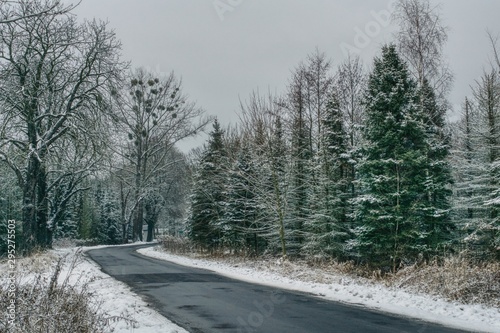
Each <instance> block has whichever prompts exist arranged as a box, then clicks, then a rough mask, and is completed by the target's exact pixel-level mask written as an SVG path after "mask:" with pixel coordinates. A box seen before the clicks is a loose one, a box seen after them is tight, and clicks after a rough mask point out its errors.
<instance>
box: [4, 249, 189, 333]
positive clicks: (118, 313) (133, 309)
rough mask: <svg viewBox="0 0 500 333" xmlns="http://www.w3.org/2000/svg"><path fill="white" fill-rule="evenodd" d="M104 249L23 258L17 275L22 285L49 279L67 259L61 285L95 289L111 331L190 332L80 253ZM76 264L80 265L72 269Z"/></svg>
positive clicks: (51, 252)
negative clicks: (56, 267)
mask: <svg viewBox="0 0 500 333" xmlns="http://www.w3.org/2000/svg"><path fill="white" fill-rule="evenodd" d="M137 244H139V243H134V245H137ZM129 245H131V244H129ZM122 246H125V245H122ZM103 247H106V246H95V247H85V248H59V249H54V250H51V251H49V252H48V253H45V254H42V255H37V256H36V257H35V258H28V259H26V260H25V259H19V260H17V263H16V275H18V276H20V277H22V278H21V280H22V281H21V282H22V283H29V281H30V279H33V278H35V275H36V274H42V276H45V277H47V278H49V277H50V276H51V273H50V272H49V269H50V268H52V269H53V268H54V266H55V264H56V262H57V261H58V259H59V258H62V257H66V259H65V260H64V265H63V267H62V269H61V273H60V275H59V278H58V283H59V284H62V283H65V281H66V280H67V282H66V283H68V284H69V285H71V286H74V287H76V288H79V287H85V288H88V289H89V290H91V291H92V292H93V294H94V296H95V299H96V300H97V302H98V305H99V309H100V310H101V312H102V313H104V314H105V315H104V318H105V320H106V321H107V323H109V326H110V327H111V332H113V333H156V332H162V333H163V332H165V333H188V332H187V331H186V330H184V329H183V328H181V327H179V326H177V325H175V324H174V323H172V322H171V321H170V320H168V319H167V318H165V317H163V316H162V315H160V314H159V313H158V312H156V311H155V310H153V309H152V308H150V307H149V305H148V304H147V303H146V302H145V301H143V300H142V299H141V297H140V296H138V295H137V294H135V293H133V292H132V291H131V290H130V288H129V287H128V286H127V285H125V284H124V283H122V282H119V281H117V280H115V279H113V278H112V277H111V276H109V275H107V274H105V273H103V272H102V271H101V269H100V267H99V266H98V265H97V264H96V263H95V262H94V261H92V260H91V259H89V258H88V257H87V256H85V255H81V254H79V252H81V251H82V250H83V252H85V251H86V250H91V249H98V248H103ZM30 259H31V260H30ZM25 261H26V262H25ZM28 261H29V263H28ZM73 261H74V262H75V263H76V265H75V266H74V267H73V268H71V263H72V262H73ZM4 268H5V269H6V264H4V263H2V264H0V269H2V270H3V269H4Z"/></svg>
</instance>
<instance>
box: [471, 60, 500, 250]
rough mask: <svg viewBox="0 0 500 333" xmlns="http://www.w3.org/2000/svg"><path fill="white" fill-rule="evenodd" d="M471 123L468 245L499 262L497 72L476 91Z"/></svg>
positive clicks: (499, 110) (489, 74)
mask: <svg viewBox="0 0 500 333" xmlns="http://www.w3.org/2000/svg"><path fill="white" fill-rule="evenodd" d="M473 92H474V108H475V110H474V112H473V113H472V117H471V118H472V120H470V122H471V125H470V131H471V134H470V136H471V141H472V144H471V145H472V147H473V148H474V151H473V153H472V159H473V162H471V163H470V166H471V168H472V167H473V169H472V170H471V171H472V176H473V177H472V178H471V180H470V184H469V185H468V188H469V189H470V190H469V191H468V193H467V194H468V195H469V201H468V204H469V206H468V211H469V212H470V216H468V217H467V218H468V220H467V221H468V223H466V226H467V228H466V231H467V232H468V234H467V236H466V244H467V245H468V247H469V248H470V249H473V250H474V252H475V254H476V256H477V257H479V258H480V259H486V258H491V257H495V258H497V259H499V251H500V250H499V246H500V243H499V242H500V239H499V238H500V231H499V230H500V221H499V209H500V200H499V197H500V193H499V191H498V186H499V184H500V167H499V164H500V150H499V144H500V78H499V75H498V73H496V71H495V70H492V71H491V72H486V73H484V74H483V77H482V78H481V80H479V81H478V82H477V84H476V87H474V89H473Z"/></svg>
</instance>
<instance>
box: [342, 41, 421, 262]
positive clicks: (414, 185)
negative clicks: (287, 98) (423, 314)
mask: <svg viewBox="0 0 500 333" xmlns="http://www.w3.org/2000/svg"><path fill="white" fill-rule="evenodd" d="M416 101H417V90H416V84H415V82H414V81H413V80H412V79H410V77H409V74H408V70H407V67H406V65H405V63H404V62H403V61H402V60H401V58H400V57H399V55H398V53H397V51H396V47H395V46H394V45H389V46H384V47H383V49H382V57H381V58H376V59H375V62H374V69H373V72H372V73H371V74H370V77H369V81H368V89H367V92H366V118H367V119H366V127H365V129H364V137H365V140H366V144H365V147H364V158H363V160H362V162H361V164H360V166H359V174H360V178H361V186H362V187H361V191H362V194H361V195H359V197H358V198H356V203H357V205H358V207H357V211H356V212H355V217H356V227H355V228H354V229H353V232H354V235H355V237H354V238H353V239H352V240H351V241H350V242H349V245H350V248H351V250H352V251H353V254H355V255H356V256H358V258H359V260H360V261H361V262H362V263H367V264H369V265H370V266H373V267H378V268H381V269H383V270H384V271H389V270H393V271H395V270H396V269H397V267H398V266H399V264H400V263H401V262H403V261H410V262H412V261H414V260H416V259H417V257H418V254H419V253H421V252H422V251H423V250H425V249H422V247H421V246H420V238H421V237H426V234H425V230H422V227H421V226H422V222H421V211H422V209H423V208H424V207H425V202H426V195H427V193H426V191H425V190H426V188H425V180H426V172H425V170H426V169H428V158H427V143H426V140H425V126H424V124H423V122H422V120H421V115H420V113H419V108H418V105H417V104H416Z"/></svg>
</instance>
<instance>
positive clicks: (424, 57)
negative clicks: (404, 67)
mask: <svg viewBox="0 0 500 333" xmlns="http://www.w3.org/2000/svg"><path fill="white" fill-rule="evenodd" d="M395 8H396V10H395V12H394V15H393V20H394V21H396V23H398V25H399V31H398V32H397V33H396V39H397V41H398V43H399V49H400V53H401V55H402V57H403V58H404V59H405V60H406V61H407V62H408V64H409V69H410V71H411V73H412V74H413V76H414V77H415V79H416V80H417V82H418V83H419V85H420V86H422V85H423V83H424V81H425V80H427V81H428V82H429V83H430V85H431V86H432V87H433V88H434V89H435V91H436V94H437V95H438V97H439V99H440V100H441V102H443V103H444V102H445V96H446V94H447V93H448V92H449V89H450V88H451V83H452V81H453V75H452V73H451V71H450V69H449V68H448V66H447V64H446V63H445V61H444V59H443V47H444V45H445V43H446V41H447V40H448V33H447V30H448V29H447V27H445V26H444V25H443V23H442V19H441V16H440V13H439V6H435V7H433V6H432V5H431V4H430V2H429V0H398V2H397V3H396V7H395Z"/></svg>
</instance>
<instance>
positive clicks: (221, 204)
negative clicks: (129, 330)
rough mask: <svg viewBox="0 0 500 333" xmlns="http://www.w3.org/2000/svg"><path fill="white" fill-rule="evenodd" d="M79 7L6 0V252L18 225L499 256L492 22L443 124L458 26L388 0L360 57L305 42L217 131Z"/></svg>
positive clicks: (353, 258)
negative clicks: (278, 82)
mask: <svg viewBox="0 0 500 333" xmlns="http://www.w3.org/2000/svg"><path fill="white" fill-rule="evenodd" d="M74 9H75V7H74V6H73V5H65V4H64V3H63V2H60V1H54V0H32V1H27V0H14V1H5V0H0V256H1V255H4V254H5V253H6V252H7V244H8V221H11V220H16V221H20V222H19V223H18V224H16V228H17V234H18V238H17V239H18V242H19V247H20V248H19V251H22V253H24V254H30V253H32V252H33V251H35V250H37V249H40V248H41V249H47V248H51V247H52V244H53V242H54V241H55V240H57V239H66V238H69V239H75V240H77V241H78V242H79V243H80V244H82V245H97V244H121V243H127V242H133V241H147V242H150V241H153V240H154V239H156V238H157V237H160V236H162V235H170V236H173V237H177V238H182V239H185V240H186V241H189V242H190V243H191V244H192V246H193V248H196V249H197V250H198V251H203V252H206V253H213V254H216V253H225V254H228V255H235V256H245V257H262V256H275V257H287V258H307V259H311V260H336V261H339V262H353V263H355V264H356V265H359V266H366V267H370V268H371V269H379V270H381V271H382V272H396V271H398V269H400V268H401V267H405V266H408V265H412V264H415V263H419V262H424V261H431V260H439V259H443V258H445V257H447V256H450V255H456V254H466V255H467V256H468V257H469V258H471V260H474V261H476V262H492V261H497V262H498V261H499V260H500V56H499V53H500V42H499V40H498V39H497V38H496V36H497V34H498V33H500V32H497V31H493V32H490V33H489V35H485V36H478V38H484V43H485V44H487V45H488V46H489V48H490V50H491V54H490V58H491V62H489V63H479V64H478V63H475V64H470V65H471V66H476V67H478V68H483V74H482V76H481V78H480V79H478V80H477V81H475V82H469V84H470V87H471V89H470V94H469V95H468V96H463V103H462V107H461V110H455V111H456V112H457V113H458V112H460V115H458V114H457V116H456V117H454V118H452V117H449V115H450V113H451V111H452V110H451V109H452V105H451V104H452V103H451V102H450V100H449V93H450V91H451V90H452V89H453V83H454V76H453V72H452V69H451V68H449V66H448V63H447V59H448V56H454V55H446V54H444V51H443V50H444V48H445V46H446V42H447V40H448V34H451V33H453V32H452V31H450V30H449V29H448V28H447V27H446V25H445V23H444V22H443V20H442V12H441V11H440V9H439V8H437V7H434V6H433V5H431V4H430V3H429V0H399V1H397V3H396V7H395V11H394V13H393V17H392V23H391V24H393V25H394V26H395V27H396V28H395V32H394V35H393V36H392V38H391V40H392V41H391V42H389V43H387V44H385V45H381V47H380V48H379V51H378V54H377V55H376V56H375V57H374V58H373V59H372V60H371V61H370V62H365V61H363V60H362V59H361V58H359V57H358V56H357V55H356V54H350V55H349V56H347V57H345V58H342V59H331V58H330V56H329V55H328V54H326V53H325V52H323V51H321V50H320V49H316V50H314V49H313V50H311V52H310V53H309V55H305V56H304V59H303V60H302V61H301V62H300V63H297V64H296V66H295V67H294V68H290V76H289V78H288V80H287V81H286V82H283V83H282V89H281V91H280V92H279V93H278V92H277V93H271V92H262V91H259V90H255V91H254V92H253V93H250V94H249V92H244V91H242V92H241V94H242V96H243V97H241V98H240V100H241V103H240V105H235V108H238V119H239V120H238V121H237V122H235V123H232V124H224V123H223V122H222V121H221V120H220V118H219V117H217V110H205V109H204V106H203V105H199V104H198V103H197V102H195V101H196V96H192V95H190V94H189V92H188V91H186V89H185V88H184V86H183V83H182V80H181V79H180V78H181V77H182V73H175V74H174V72H172V73H170V74H159V73H155V72H154V71H152V70H149V69H145V68H143V67H137V68H134V67H133V66H132V65H131V64H130V63H129V62H128V60H127V59H123V56H122V45H121V42H120V39H119V38H120V36H118V35H116V33H115V32H114V30H113V29H112V22H110V23H107V22H101V21H98V20H93V21H82V20H80V19H79V18H78V17H77V16H76V15H74V14H73V11H74ZM228 70H230V69H228ZM189 138H198V140H199V147H198V148H195V149H193V150H192V151H190V152H186V151H182V150H181V149H179V147H178V143H179V142H181V141H183V140H185V139H189ZM19 253H21V252H19Z"/></svg>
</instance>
